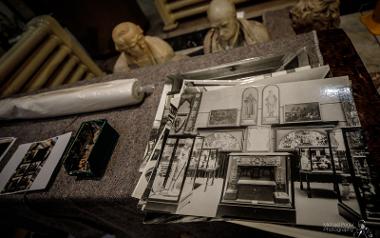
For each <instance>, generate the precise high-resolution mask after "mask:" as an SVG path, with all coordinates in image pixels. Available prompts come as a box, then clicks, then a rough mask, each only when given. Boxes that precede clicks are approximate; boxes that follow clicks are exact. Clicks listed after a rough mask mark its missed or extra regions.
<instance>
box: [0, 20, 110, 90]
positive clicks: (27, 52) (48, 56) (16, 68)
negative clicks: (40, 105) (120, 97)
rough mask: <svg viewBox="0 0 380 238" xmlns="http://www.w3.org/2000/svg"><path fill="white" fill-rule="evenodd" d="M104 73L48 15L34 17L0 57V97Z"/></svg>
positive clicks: (85, 78) (77, 43)
mask: <svg viewBox="0 0 380 238" xmlns="http://www.w3.org/2000/svg"><path fill="white" fill-rule="evenodd" d="M101 74H103V72H102V71H101V70H100V69H99V67H98V66H97V65H96V64H95V63H94V62H93V61H92V59H91V58H90V57H89V56H88V55H87V53H86V52H85V50H84V49H83V48H82V46H81V45H80V44H79V42H78V41H76V39H75V38H74V37H73V36H72V35H71V34H70V33H69V32H67V31H65V30H64V29H63V28H62V27H61V26H60V25H59V23H58V22H57V21H56V20H55V19H54V18H52V17H50V16H39V17H36V18H33V19H32V20H31V21H30V22H29V23H28V24H27V27H26V31H25V32H24V33H23V34H22V35H21V36H20V39H19V40H18V42H17V43H16V44H15V45H14V46H13V47H12V48H11V49H10V50H9V51H8V52H7V53H5V54H4V55H3V57H2V58H0V97H5V96H10V95H13V94H16V93H21V92H32V91H36V90H38V89H41V88H44V87H56V86H58V85H61V84H67V83H73V82H77V81H79V80H87V79H91V78H93V77H95V76H99V75H101Z"/></svg>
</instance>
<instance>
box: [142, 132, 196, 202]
mask: <svg viewBox="0 0 380 238" xmlns="http://www.w3.org/2000/svg"><path fill="white" fill-rule="evenodd" d="M193 144H194V138H175V137H174V138H173V137H168V139H167V140H166V143H165V147H164V149H163V152H162V156H161V159H160V160H159V165H158V168H157V174H156V177H155V178H154V183H153V186H152V190H151V192H150V194H149V199H157V200H166V201H178V200H179V198H180V195H181V191H182V186H183V182H184V179H185V174H186V170H187V166H188V163H189V160H190V158H191V157H190V156H191V152H192V149H193Z"/></svg>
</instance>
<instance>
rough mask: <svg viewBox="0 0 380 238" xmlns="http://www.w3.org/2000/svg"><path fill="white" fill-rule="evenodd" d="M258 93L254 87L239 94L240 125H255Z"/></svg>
mask: <svg viewBox="0 0 380 238" xmlns="http://www.w3.org/2000/svg"><path fill="white" fill-rule="evenodd" d="M258 105H259V91H258V89H257V88H255V87H248V88H245V89H244V90H243V92H242V94H241V110H240V125H247V126H251V125H252V126H254V125H257V118H258V114H259V113H258V110H259V107H258Z"/></svg>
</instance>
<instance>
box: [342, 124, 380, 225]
mask: <svg viewBox="0 0 380 238" xmlns="http://www.w3.org/2000/svg"><path fill="white" fill-rule="evenodd" d="M342 133H343V139H344V145H345V149H346V150H345V155H346V161H347V164H348V167H349V174H350V176H349V177H348V178H347V179H346V180H345V181H341V180H338V179H337V180H336V183H337V185H338V186H339V189H340V191H339V193H338V210H339V214H340V215H342V216H343V217H345V218H346V219H347V220H349V221H351V222H358V221H359V220H365V221H366V222H367V223H368V224H371V225H376V226H378V225H380V223H379V221H380V204H379V202H378V198H377V195H376V190H377V189H376V183H375V182H374V180H373V177H374V176H373V174H372V173H374V172H373V171H371V170H370V163H369V161H370V158H371V156H370V154H369V153H368V149H367V144H366V137H365V133H364V131H363V130H362V128H361V127H347V128H342ZM344 186H349V187H350V188H351V192H350V193H348V195H347V192H346V190H344Z"/></svg>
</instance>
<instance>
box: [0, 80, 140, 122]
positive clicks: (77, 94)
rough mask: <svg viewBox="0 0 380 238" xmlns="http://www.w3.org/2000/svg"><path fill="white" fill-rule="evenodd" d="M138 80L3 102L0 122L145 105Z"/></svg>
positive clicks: (0, 105)
mask: <svg viewBox="0 0 380 238" xmlns="http://www.w3.org/2000/svg"><path fill="white" fill-rule="evenodd" d="M143 91H144V90H143V87H141V85H140V82H139V81H138V80H137V79H122V80H114V81H109V82H104V83H97V84H90V85H86V86H80V87H75V88H68V89H62V90H56V91H50V92H46V93H40V94H36V95H31V96H25V97H20V98H10V99H4V100H0V119H3V120H12V119H21V118H22V119H27V118H29V119H30V118H46V117H54V116H63V115H70V114H77V113H83V112H93V111H98V110H105V109H110V108H115V107H121V106H128V105H133V104H137V103H139V102H141V101H142V100H143V98H144V92H143Z"/></svg>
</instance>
